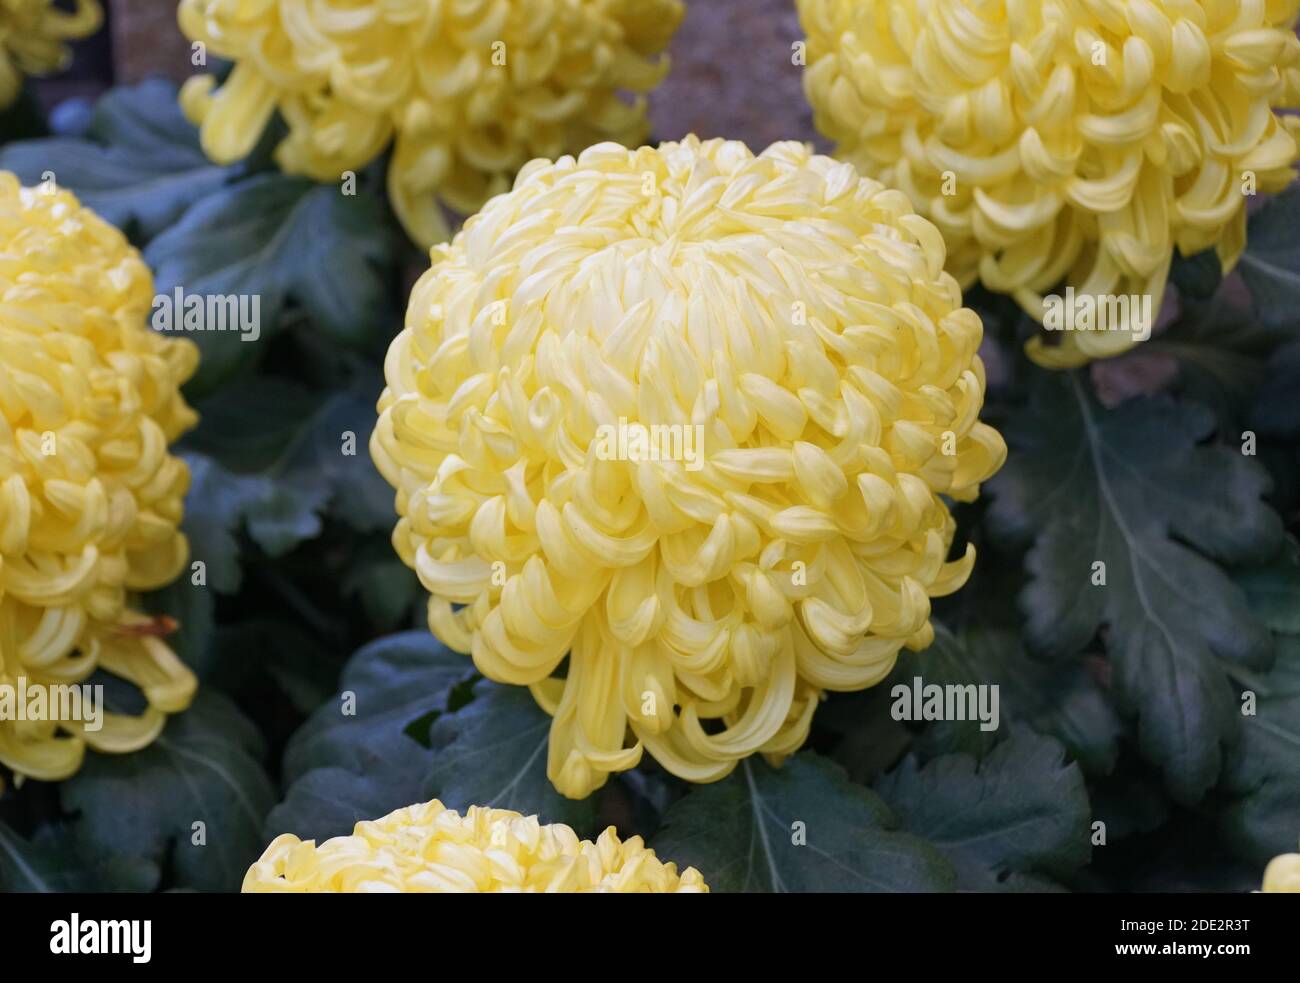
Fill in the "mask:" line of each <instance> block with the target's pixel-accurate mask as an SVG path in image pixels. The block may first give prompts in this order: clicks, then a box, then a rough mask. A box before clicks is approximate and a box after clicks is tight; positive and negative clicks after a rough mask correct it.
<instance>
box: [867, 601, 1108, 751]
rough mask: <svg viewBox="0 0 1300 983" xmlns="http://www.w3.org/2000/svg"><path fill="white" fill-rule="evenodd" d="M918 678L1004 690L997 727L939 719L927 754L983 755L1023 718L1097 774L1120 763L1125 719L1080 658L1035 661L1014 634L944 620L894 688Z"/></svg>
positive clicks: (903, 667)
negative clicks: (952, 625) (956, 628)
mask: <svg viewBox="0 0 1300 983" xmlns="http://www.w3.org/2000/svg"><path fill="white" fill-rule="evenodd" d="M914 677H920V678H921V680H922V683H923V684H924V685H938V686H962V687H965V686H970V685H978V684H985V685H995V686H997V693H998V717H999V719H1000V726H999V727H998V729H997V730H996V731H993V730H987V729H986V726H987V725H986V724H985V723H984V722H983V721H981V720H979V719H969V720H944V721H939V722H937V723H932V724H930V725H929V726H928V727H926V729H925V731H924V732H923V733H922V735H921V738H920V739H919V741H918V744H917V751H918V753H919V754H920V755H921V757H923V758H925V757H934V756H936V755H939V754H950V753H954V752H966V753H968V754H974V755H975V756H976V757H979V756H982V755H983V754H985V753H987V751H988V750H989V749H990V748H991V747H992V746H993V745H994V744H995V743H996V742H997V741H998V740H1001V738H1002V737H1003V735H1004V734H1006V732H1007V725H1008V724H1010V723H1012V722H1021V723H1024V724H1028V725H1029V726H1030V727H1031V728H1032V729H1033V730H1035V731H1037V732H1039V733H1040V734H1049V735H1051V736H1053V737H1055V738H1056V739H1057V740H1059V741H1060V742H1061V743H1062V744H1064V745H1065V747H1066V750H1068V751H1069V752H1070V754H1071V756H1072V757H1075V758H1077V759H1079V761H1080V762H1081V763H1082V764H1083V766H1084V768H1085V769H1086V770H1088V771H1089V772H1092V773H1095V774H1105V773H1107V772H1109V771H1110V769H1111V767H1112V766H1113V765H1114V763H1115V755H1116V753H1117V751H1118V747H1119V736H1120V732H1121V730H1122V727H1121V724H1120V721H1119V718H1118V716H1117V715H1116V713H1115V710H1114V708H1113V707H1112V706H1111V703H1110V701H1109V699H1108V698H1107V694H1106V692H1105V690H1103V689H1102V687H1101V686H1100V684H1099V683H1098V682H1097V680H1096V678H1094V675H1093V674H1092V673H1091V672H1089V671H1088V669H1087V668H1086V667H1085V665H1084V664H1083V662H1082V661H1080V660H1070V661H1066V660H1055V661H1053V662H1050V663H1045V662H1043V661H1041V660H1038V659H1033V658H1031V657H1030V656H1029V655H1028V654H1027V653H1026V652H1025V651H1024V648H1023V646H1022V645H1021V643H1020V640H1019V639H1018V638H1017V637H1016V636H1015V634H1014V633H1012V632H1008V631H986V630H979V629H972V630H968V631H967V632H965V633H963V635H962V637H960V638H958V637H956V636H954V635H953V634H952V633H951V632H950V631H948V630H947V629H946V628H944V627H943V626H941V625H940V626H936V632H935V640H934V644H933V645H931V646H930V647H929V648H928V649H926V650H925V651H923V652H918V653H906V654H905V655H904V656H903V658H901V659H900V660H899V666H898V668H897V669H896V670H895V671H894V673H893V675H892V676H891V677H890V680H889V682H890V691H891V692H892V691H893V686H895V685H898V684H900V683H901V684H904V685H906V686H908V687H909V688H910V687H911V686H912V681H913V678H914Z"/></svg>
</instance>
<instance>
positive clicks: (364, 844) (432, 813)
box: [243, 799, 709, 894]
mask: <svg viewBox="0 0 1300 983" xmlns="http://www.w3.org/2000/svg"><path fill="white" fill-rule="evenodd" d="M243 890H244V893H246V894H249V893H253V894H270V893H276V892H297V893H313V894H314V893H332V894H341V893H354V892H358V893H360V892H386V893H392V892H401V893H407V892H410V893H420V892H427V893H435V894H449V893H474V894H481V893H495V892H515V891H522V892H528V893H540V892H548V893H566V894H573V893H579V892H584V893H585V892H591V891H600V892H605V893H618V894H632V893H643V894H699V893H707V892H708V890H709V888H708V886H707V885H706V884H705V883H704V878H702V877H701V876H700V873H699V871H697V870H696V869H695V868H694V867H688V868H687V869H686V870H684V871H683V872H682V873H681V874H680V875H678V873H677V865H676V864H671V863H669V864H666V863H663V862H662V861H661V860H659V858H658V857H656V856H655V852H654V851H653V850H647V849H646V847H645V845H644V844H643V843H642V842H641V837H639V836H634V837H632V839H630V840H628V841H626V842H623V841H622V840H620V839H619V838H618V832H617V831H616V830H615V829H614V827H613V826H610V827H609V828H608V829H606V830H605V832H603V833H601V834H600V836H599V837H598V838H597V840H596V842H594V843H593V842H591V841H590V840H581V839H579V838H578V835H577V834H576V833H575V832H574V831H573V830H572V829H570V828H569V827H568V826H565V825H564V824H562V823H555V824H552V825H549V826H545V825H542V824H541V823H540V822H538V821H537V817H536V816H522V815H520V814H519V813H517V812H511V811H510V810H509V809H485V808H483V807H482V806H470V807H469V809H468V810H467V811H466V813H465V815H464V816H462V815H460V814H459V813H458V812H456V811H454V810H452V809H448V808H446V807H444V806H443V804H442V803H441V802H439V801H438V800H437V799H434V800H433V801H432V802H426V803H424V804H423V805H413V806H407V807H406V808H405V809H398V810H397V811H396V812H391V813H389V814H388V815H387V816H384V817H383V818H382V819H376V820H374V821H372V822H360V823H357V825H356V828H355V829H354V830H353V831H352V835H351V836H336V837H334V838H333V839H329V840H326V841H325V842H324V843H322V844H321V845H320V846H317V845H316V842H315V841H314V840H308V841H306V842H305V843H304V842H303V841H301V840H299V839H298V837H296V836H293V835H292V834H289V833H286V834H284V835H283V836H279V837H276V839H275V840H274V841H273V842H272V843H271V845H270V846H268V847H267V848H266V852H265V853H263V854H262V858H261V859H260V860H258V861H257V863H255V864H253V866H252V867H250V868H249V869H248V874H247V875H245V877H244V887H243Z"/></svg>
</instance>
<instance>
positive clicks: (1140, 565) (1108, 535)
mask: <svg viewBox="0 0 1300 983" xmlns="http://www.w3.org/2000/svg"><path fill="white" fill-rule="evenodd" d="M1212 430H1213V420H1212V418H1211V416H1210V414H1209V413H1208V412H1207V411H1206V410H1204V409H1203V408H1202V407H1199V406H1196V405H1189V404H1180V403H1176V402H1174V401H1172V400H1169V399H1167V398H1151V399H1142V400H1133V401H1130V402H1128V403H1125V404H1123V405H1121V406H1119V407H1118V408H1116V409H1113V410H1107V409H1104V408H1103V407H1101V406H1100V405H1099V404H1098V403H1097V401H1096V399H1095V398H1094V397H1093V396H1092V395H1091V394H1090V393H1089V392H1088V391H1087V389H1086V387H1085V385H1084V383H1083V381H1082V379H1081V378H1080V377H1079V376H1078V375H1061V376H1051V377H1044V378H1042V379H1041V380H1040V381H1039V382H1038V384H1037V386H1036V388H1035V391H1034V394H1033V400H1032V402H1031V404H1030V405H1029V406H1028V408H1027V409H1026V410H1025V411H1024V412H1023V413H1021V414H1020V415H1019V416H1017V418H1016V419H1015V421H1014V423H1013V424H1012V425H1011V426H1009V427H1008V430H1007V439H1008V442H1009V443H1010V445H1011V446H1012V448H1014V450H1015V451H1016V452H1017V453H1014V454H1013V455H1012V456H1011V458H1010V459H1009V460H1008V462H1007V466H1006V467H1005V468H1004V469H1003V470H1002V472H1001V473H1000V474H999V475H998V476H997V477H996V478H995V479H994V481H993V482H992V483H991V486H990V488H991V491H992V492H993V495H994V503H993V507H992V510H991V512H990V519H991V521H992V523H993V528H994V530H995V531H996V532H997V533H999V534H1000V535H1002V536H1003V537H1005V538H1006V539H1007V540H1009V541H1013V542H1031V543H1032V544H1033V545H1032V546H1031V547H1030V549H1029V552H1028V554H1027V555H1026V567H1027V569H1028V571H1029V573H1030V580H1029V583H1028V584H1027V586H1026V587H1025V589H1024V591H1023V592H1022V594H1021V606H1022V608H1023V609H1024V613H1025V619H1026V621H1025V633H1026V638H1027V640H1028V642H1029V643H1030V645H1031V646H1033V647H1034V648H1036V649H1038V650H1041V651H1043V652H1045V653H1048V654H1052V655H1070V654H1073V653H1076V652H1079V651H1082V650H1083V649H1084V648H1085V647H1087V646H1088V645H1090V644H1091V643H1092V642H1093V640H1094V639H1095V638H1096V637H1097V635H1098V633H1099V632H1100V631H1101V630H1102V629H1103V628H1105V629H1106V631H1107V652H1108V655H1109V657H1110V661H1111V665H1112V666H1113V669H1114V674H1115V692H1116V695H1117V696H1118V698H1119V701H1120V707H1121V709H1122V710H1123V711H1125V712H1127V713H1131V714H1134V715H1136V716H1137V718H1138V719H1137V723H1138V740H1139V744H1140V747H1141V749H1142V752H1143V754H1144V755H1145V756H1146V757H1147V758H1148V759H1149V760H1150V761H1152V762H1154V763H1156V764H1157V765H1159V766H1160V767H1161V769H1162V771H1163V772H1164V775H1165V779H1166V781H1167V782H1168V784H1169V787H1170V790H1171V791H1173V792H1174V794H1175V795H1176V796H1177V797H1179V798H1182V799H1184V800H1187V801H1194V800H1195V799H1197V798H1199V797H1200V796H1201V795H1202V794H1203V793H1204V792H1205V790H1206V789H1208V788H1209V787H1210V786H1211V785H1212V784H1213V783H1214V781H1215V779H1216V778H1217V776H1218V774H1219V770H1220V768H1221V766H1222V758H1223V748H1224V747H1226V746H1228V745H1231V744H1232V743H1234V742H1235V741H1236V739H1237V737H1238V733H1237V731H1238V726H1239V714H1238V713H1237V709H1236V705H1235V703H1234V701H1233V699H1232V690H1231V687H1230V685H1229V680H1230V678H1231V676H1232V674H1233V672H1234V670H1235V669H1236V668H1238V667H1240V668H1244V669H1262V668H1266V667H1267V666H1268V664H1269V661H1270V659H1271V655H1272V652H1271V649H1272V645H1271V640H1270V638H1269V636H1268V633H1267V632H1266V631H1265V630H1264V628H1263V627H1262V626H1261V625H1260V624H1259V623H1258V622H1257V621H1256V620H1255V619H1254V618H1253V617H1252V616H1251V614H1250V611H1249V609H1248V607H1247V605H1246V600H1245V597H1244V596H1243V594H1242V592H1241V590H1240V589H1239V588H1238V587H1237V586H1236V585H1234V584H1233V583H1232V581H1231V579H1230V578H1229V577H1228V575H1227V574H1226V573H1225V572H1224V570H1223V569H1222V568H1221V567H1220V566H1219V564H1218V562H1216V561H1228V562H1238V563H1242V562H1250V561H1252V560H1258V559H1261V558H1264V557H1267V556H1268V555H1269V554H1270V553H1271V552H1272V551H1274V550H1276V549H1277V547H1278V544H1279V542H1280V538H1281V535H1282V523H1281V521H1280V519H1279V518H1278V516H1277V514H1276V513H1275V512H1273V511H1272V510H1271V509H1270V508H1268V506H1267V505H1265V504H1264V502H1263V500H1262V496H1263V495H1264V493H1265V492H1266V491H1267V490H1268V487H1269V481H1268V477H1267V474H1266V473H1265V472H1264V471H1263V469H1261V468H1260V467H1259V466H1258V465H1256V464H1254V463H1253V462H1252V461H1250V460H1249V459H1248V458H1247V457H1245V456H1243V455H1242V454H1241V453H1240V452H1238V451H1234V450H1233V449H1231V448H1229V447H1225V446H1213V445H1211V446H1206V445H1204V444H1203V441H1205V439H1206V438H1208V437H1209V436H1210V434H1211V432H1212ZM1099 564H1100V566H1099Z"/></svg>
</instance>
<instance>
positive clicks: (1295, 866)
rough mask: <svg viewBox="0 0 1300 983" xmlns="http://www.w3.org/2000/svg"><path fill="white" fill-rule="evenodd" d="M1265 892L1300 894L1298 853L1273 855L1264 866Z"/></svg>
mask: <svg viewBox="0 0 1300 983" xmlns="http://www.w3.org/2000/svg"><path fill="white" fill-rule="evenodd" d="M1261 890H1263V891H1264V893H1266V894H1300V853H1284V854H1282V855H1281V856H1280V857H1274V858H1273V859H1272V860H1270V861H1269V862H1268V866H1267V867H1265V868H1264V886H1263V888H1262V889H1261Z"/></svg>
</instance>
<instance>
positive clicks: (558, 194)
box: [371, 137, 1006, 797]
mask: <svg viewBox="0 0 1300 983" xmlns="http://www.w3.org/2000/svg"><path fill="white" fill-rule="evenodd" d="M433 259H434V265H433V267H432V269H430V270H429V271H428V272H427V273H426V274H425V275H424V277H423V278H422V279H421V280H420V281H419V283H418V284H417V285H416V287H415V288H414V290H413V292H412V294H411V301H410V308H409V310H408V313H407V319H406V323H407V327H406V330H404V331H403V332H402V333H401V334H400V335H399V336H398V337H397V338H396V339H395V340H394V342H393V344H392V347H391V348H390V349H389V353H388V358H387V363H386V376H387V382H388V386H387V389H386V390H385V392H384V394H383V396H382V398H381V399H380V402H379V409H380V419H379V423H378V426H377V428H376V430H375V432H374V434H373V435H372V437H371V454H372V456H373V457H374V459H375V462H376V463H377V465H378V467H379V469H380V471H381V472H382V473H383V475H384V476H385V478H387V480H388V481H389V482H390V483H391V484H392V485H394V487H395V488H396V489H397V508H398V511H399V513H400V515H401V519H400V521H399V522H398V524H397V528H396V530H395V531H394V534H393V542H394V545H395V546H396V548H397V551H398V553H399V554H400V555H401V557H402V559H403V560H405V561H406V563H408V564H409V565H411V566H412V567H414V568H415V570H416V571H417V572H418V574H419V576H420V579H421V581H422V582H423V583H424V585H425V587H426V588H428V590H429V591H430V592H431V593H432V594H433V597H432V598H431V600H430V605H429V615H430V625H431V627H432V629H433V631H434V632H435V633H436V634H437V635H438V637H439V638H441V639H442V640H443V641H444V642H445V643H447V644H448V645H449V646H451V647H452V648H454V649H457V650H458V651H464V652H472V653H473V657H474V662H475V664H476V665H477V667H478V669H479V670H480V671H481V672H482V673H483V674H484V675H486V676H488V677H489V678H491V679H494V680H498V681H501V682H505V683H513V684H518V685H526V686H530V687H531V688H532V692H533V695H534V696H535V698H536V699H537V701H538V702H539V704H540V705H541V706H542V707H543V708H545V709H546V710H547V711H548V712H549V713H551V714H553V715H554V718H555V719H554V721H553V724H552V728H551V737H550V755H549V760H548V770H547V773H548V775H549V776H550V779H551V781H552V782H554V783H555V786H556V787H557V788H558V789H559V790H560V791H561V792H562V793H564V794H565V795H568V796H573V797H581V796H584V795H586V794H588V793H589V792H591V791H592V790H593V789H595V788H598V787H600V786H601V785H602V784H604V782H605V780H606V778H607V777H608V774H609V773H610V772H612V771H619V770H623V769H627V768H631V767H633V766H634V765H636V763H637V762H638V760H639V759H640V757H641V753H642V749H643V747H644V748H647V749H649V751H650V753H651V754H652V755H654V757H655V758H656V759H658V760H659V761H660V762H661V763H662V764H663V765H664V766H665V767H666V768H668V769H669V770H670V771H672V772H673V773H675V774H677V775H680V776H682V777H684V778H686V779H689V780H692V781H713V780H716V779H719V778H721V777H723V776H724V775H726V774H727V773H728V772H729V771H730V770H731V769H732V768H733V767H735V764H736V762H737V761H738V760H739V759H740V758H743V757H745V756H746V755H749V754H752V753H754V752H764V753H766V754H768V755H769V756H770V757H771V758H772V759H773V760H780V759H781V758H782V757H784V756H785V755H788V754H790V753H792V752H793V751H794V750H795V749H796V748H798V747H799V745H800V744H801V743H802V742H803V740H804V739H805V737H806V736H807V733H808V728H809V723H810V720H811V717H812V713H813V710H814V708H815V706H816V704H817V702H818V699H819V697H820V695H821V693H822V691H823V690H828V689H829V690H855V689H861V688H863V687H866V686H870V685H872V684H874V683H876V682H878V681H879V680H880V679H882V678H883V677H884V676H885V675H886V674H887V673H888V672H889V670H890V667H891V666H892V665H893V663H894V659H895V657H896V655H897V653H898V651H899V649H900V648H901V647H902V646H904V645H907V646H909V647H912V648H921V647H924V646H925V645H928V644H929V643H930V641H931V640H932V638H933V630H932V628H931V626H930V623H929V614H930V598H931V597H934V596H938V595H941V594H946V593H948V592H950V591H952V590H955V589H956V588H957V587H959V586H960V585H961V584H962V583H963V582H964V581H965V579H966V577H967V575H968V574H969V572H970V569H971V565H972V563H973V562H974V554H973V551H972V550H970V549H967V551H966V554H965V556H964V557H962V558H961V559H958V560H955V561H952V562H948V560H947V558H948V553H949V549H950V547H951V545H952V541H953V535H954V523H953V520H952V517H951V516H950V515H949V512H948V509H947V507H946V506H945V504H944V501H943V500H942V499H941V498H940V495H948V496H951V497H953V498H957V499H963V500H966V499H970V498H973V497H974V496H975V494H976V492H977V488H978V484H979V482H981V481H983V480H985V479H986V478H987V477H989V475H991V474H992V473H993V472H994V471H995V470H996V469H997V468H998V467H999V466H1000V464H1001V462H1002V460H1003V458H1004V456H1005V452H1006V451H1005V446H1004V445H1003V443H1002V440H1001V438H1000V437H999V436H998V434H997V433H996V432H995V431H993V430H992V429H991V428H989V427H987V426H985V425H984V424H982V423H980V422H979V420H978V414H979V411H980V408H981V405H982V402H983V396H984V369H983V365H982V364H981V362H980V359H979V358H978V357H977V355H976V349H977V348H978V346H979V343H980V338H981V334H982V326H981V324H980V319H979V317H978V316H977V315H976V314H975V313H974V312H973V311H971V310H969V309H966V308H963V307H962V306H961V291H960V290H959V288H958V286H957V283H956V281H955V280H954V279H953V278H952V277H951V276H949V275H948V274H947V273H945V272H944V271H943V262H944V246H943V240H942V239H941V238H940V236H939V233H938V231H937V230H936V229H935V228H934V226H932V225H931V224H930V223H929V222H927V221H925V220H924V219H922V218H921V217H919V216H918V215H916V214H914V213H913V211H912V207H911V205H910V204H909V203H908V201H907V198H906V196H904V195H903V194H902V193H901V192H898V191H893V190H889V189H887V188H885V187H884V186H882V185H880V184H878V183H876V182H875V181H871V180H864V179H860V178H859V177H858V175H857V173H856V172H855V171H854V169H853V167H852V166H850V165H848V164H841V163H838V162H836V161H834V160H831V159H830V158H828V157H822V156H815V155H814V154H813V153H812V151H811V149H810V148H808V147H805V146H802V145H800V144H797V143H779V144H774V145H773V146H772V147H770V148H769V149H768V150H767V151H765V152H764V153H762V154H761V155H759V156H757V157H756V156H754V155H753V154H751V153H750V151H749V150H748V149H747V148H746V147H745V146H744V145H743V144H741V143H735V142H724V141H722V140H713V141H709V142H707V143H701V142H700V141H698V140H697V139H695V138H694V137H690V138H688V139H687V140H685V141H684V142H682V143H668V144H664V145H663V146H661V147H659V148H658V149H654V148H650V147H643V148H641V149H639V150H627V149H625V148H623V147H620V146H618V145H616V144H608V143H607V144H602V145H599V146H596V147H592V148H590V149H588V150H586V151H584V152H583V153H582V155H581V156H580V157H579V158H578V159H577V160H574V159H573V158H572V157H564V158H562V159H560V160H559V161H557V162H555V163H550V162H547V161H534V162H532V163H531V164H529V165H528V166H527V167H525V168H524V169H523V171H521V172H520V175H519V177H518V179H517V181H516V182H515V186H514V190H513V191H511V192H510V193H509V194H506V195H502V196H499V197H497V198H494V199H493V200H492V201H490V202H489V203H488V204H487V206H486V207H485V208H484V209H483V211H482V212H480V213H479V214H478V215H476V216H474V217H473V218H471V219H470V220H469V221H468V222H467V223H466V225H465V228H464V230H463V231H462V232H460V233H459V234H458V235H457V236H456V238H455V240H454V241H453V242H452V243H450V244H448V245H442V246H439V247H437V248H435V249H434V251H433ZM454 605H463V607H459V608H456V607H454ZM566 656H567V657H568V662H567V665H566V666H564V667H563V668H562V667H561V663H562V662H563V661H564V659H565V657H566ZM557 670H558V671H559V672H560V673H561V675H562V678H561V675H557ZM629 730H630V731H631V734H632V735H633V742H632V746H630V747H629V746H626V745H627V744H628V743H629V742H628V732H629Z"/></svg>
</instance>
